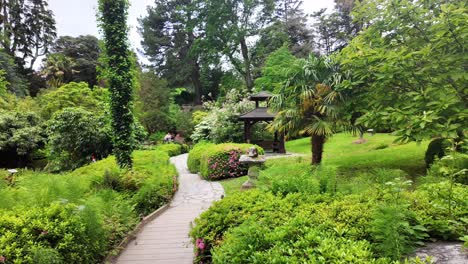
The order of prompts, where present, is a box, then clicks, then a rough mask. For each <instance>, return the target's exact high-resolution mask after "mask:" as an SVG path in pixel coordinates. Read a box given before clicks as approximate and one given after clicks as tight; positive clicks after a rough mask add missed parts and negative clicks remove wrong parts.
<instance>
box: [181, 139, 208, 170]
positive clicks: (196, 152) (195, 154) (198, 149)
mask: <svg viewBox="0 0 468 264" xmlns="http://www.w3.org/2000/svg"><path fill="white" fill-rule="evenodd" d="M210 146H214V144H213V143H209V142H200V143H198V144H196V145H195V146H193V148H192V150H190V152H189V156H188V160H187V167H188V169H189V171H190V172H191V173H198V172H199V171H200V162H201V158H202V154H203V153H204V152H205V149H206V148H208V147H210Z"/></svg>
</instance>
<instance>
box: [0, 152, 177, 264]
mask: <svg viewBox="0 0 468 264" xmlns="http://www.w3.org/2000/svg"><path fill="white" fill-rule="evenodd" d="M180 149H181V146H165V147H164V148H162V147H157V148H156V150H145V151H135V152H134V154H133V157H134V167H133V170H132V171H125V170H119V169H117V168H116V167H117V166H116V162H115V158H114V157H109V158H107V159H104V160H101V161H98V162H96V163H93V164H90V165H88V166H85V167H82V168H79V169H77V170H75V171H73V172H71V173H67V174H62V175H57V174H45V173H40V172H30V171H25V172H21V173H19V174H18V175H17V178H18V180H17V181H16V182H15V184H14V185H13V186H8V185H5V184H0V193H2V198H1V199H0V257H1V258H2V259H3V258H5V259H6V262H5V263H8V264H9V263H35V264H45V263H101V262H102V260H103V258H104V257H105V256H106V255H107V253H108V252H109V251H110V250H112V249H113V248H114V247H115V246H116V245H117V244H118V243H120V241H121V240H122V239H123V238H124V237H125V236H126V235H127V234H128V232H129V231H131V230H132V229H133V228H134V226H135V225H136V224H137V223H138V222H139V221H140V216H141V215H146V214H148V213H150V212H152V211H154V210H155V209H157V208H159V207H160V206H161V205H162V204H164V203H167V202H168V201H169V200H170V199H171V197H172V195H173V194H174V191H175V188H174V185H175V184H176V182H175V180H176V175H177V172H176V169H175V167H174V166H173V165H171V164H170V163H169V162H168V161H169V155H168V153H170V154H173V155H175V154H178V153H179V152H180Z"/></svg>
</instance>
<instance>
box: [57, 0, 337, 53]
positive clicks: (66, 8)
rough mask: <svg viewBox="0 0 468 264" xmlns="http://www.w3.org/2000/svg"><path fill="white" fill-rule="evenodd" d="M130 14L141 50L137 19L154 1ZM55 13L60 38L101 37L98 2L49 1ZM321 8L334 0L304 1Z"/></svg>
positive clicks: (138, 2) (142, 0)
mask: <svg viewBox="0 0 468 264" xmlns="http://www.w3.org/2000/svg"><path fill="white" fill-rule="evenodd" d="M130 3H131V7H130V12H129V25H130V42H131V43H132V46H133V48H136V49H138V48H140V40H141V38H140V35H139V34H138V31H137V26H138V21H137V18H139V17H142V16H145V15H146V7H147V6H148V5H152V4H153V3H154V0H130ZM49 7H50V9H51V10H52V11H53V12H54V15H55V20H56V22H57V31H58V35H59V36H66V35H67V36H73V37H76V36H79V35H88V34H89V35H94V36H100V35H99V31H98V28H97V25H96V8H97V0H78V1H76V0H49ZM321 8H333V0H304V11H305V12H306V13H312V12H314V11H317V10H320V9H321Z"/></svg>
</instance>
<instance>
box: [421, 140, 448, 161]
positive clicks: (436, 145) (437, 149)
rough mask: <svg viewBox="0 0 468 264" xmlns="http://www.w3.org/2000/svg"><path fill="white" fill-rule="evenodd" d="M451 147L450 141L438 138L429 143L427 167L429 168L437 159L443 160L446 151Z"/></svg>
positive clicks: (425, 157)
mask: <svg viewBox="0 0 468 264" xmlns="http://www.w3.org/2000/svg"><path fill="white" fill-rule="evenodd" d="M448 147H450V141H448V140H447V139H445V138H436V139H434V140H432V141H431V142H430V143H429V146H427V150H426V154H425V156H424V161H425V162H426V167H427V168H429V167H430V166H431V165H432V163H434V161H435V159H441V158H442V157H443V156H445V151H446V150H447V148H448Z"/></svg>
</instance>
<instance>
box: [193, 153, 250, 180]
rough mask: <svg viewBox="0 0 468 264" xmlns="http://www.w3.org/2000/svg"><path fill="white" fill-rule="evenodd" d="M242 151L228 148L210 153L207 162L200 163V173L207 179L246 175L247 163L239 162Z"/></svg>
mask: <svg viewBox="0 0 468 264" xmlns="http://www.w3.org/2000/svg"><path fill="white" fill-rule="evenodd" d="M243 153H244V152H243V151H241V150H240V149H230V150H226V151H223V152H218V153H216V154H213V155H210V157H209V158H208V162H203V163H202V165H201V167H200V174H201V175H202V176H203V177H204V178H205V179H208V180H222V179H227V178H237V177H240V176H244V175H247V170H248V167H247V165H246V164H241V163H240V162H239V158H240V156H241V155H242V154H243Z"/></svg>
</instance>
